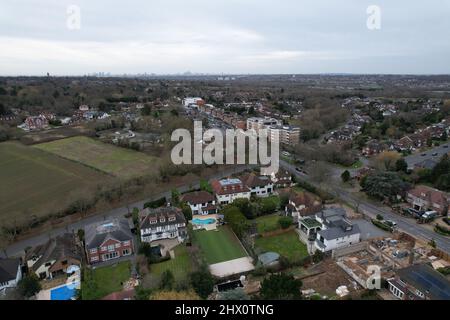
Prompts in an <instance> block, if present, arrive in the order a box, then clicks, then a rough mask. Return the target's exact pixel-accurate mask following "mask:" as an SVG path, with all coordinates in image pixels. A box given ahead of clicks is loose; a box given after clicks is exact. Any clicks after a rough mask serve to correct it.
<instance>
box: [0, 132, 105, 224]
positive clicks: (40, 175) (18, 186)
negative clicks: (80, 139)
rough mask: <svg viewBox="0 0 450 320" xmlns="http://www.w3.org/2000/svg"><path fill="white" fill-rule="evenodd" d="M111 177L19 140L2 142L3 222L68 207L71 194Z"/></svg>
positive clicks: (0, 196) (0, 212) (0, 191)
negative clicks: (18, 141) (23, 143)
mask: <svg viewBox="0 0 450 320" xmlns="http://www.w3.org/2000/svg"><path fill="white" fill-rule="evenodd" d="M111 179H112V178H111V177H110V176H108V175H106V174H103V173H101V172H98V171H96V170H94V169H91V168H88V167H86V166H83V165H81V164H79V163H76V162H73V161H69V160H66V159H63V158H60V157H58V156H55V155H54V154H51V153H48V152H44V151H42V150H38V149H36V148H33V147H29V146H25V145H22V144H20V143H17V142H9V141H8V142H2V143H0V220H1V222H0V224H2V223H4V222H10V221H11V220H12V219H13V218H14V219H18V221H19V223H20V222H21V218H25V217H30V216H31V215H36V216H42V215H46V214H49V213H51V212H55V211H56V210H58V209H62V208H65V207H66V205H67V204H68V203H69V202H70V201H73V196H71V193H74V192H77V191H80V190H85V191H86V192H89V191H93V190H94V189H95V187H96V185H97V184H99V183H102V182H104V181H109V180H111Z"/></svg>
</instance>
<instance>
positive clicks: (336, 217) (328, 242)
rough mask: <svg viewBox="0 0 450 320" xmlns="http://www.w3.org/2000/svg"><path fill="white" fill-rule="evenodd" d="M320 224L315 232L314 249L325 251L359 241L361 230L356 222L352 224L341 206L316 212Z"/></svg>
mask: <svg viewBox="0 0 450 320" xmlns="http://www.w3.org/2000/svg"><path fill="white" fill-rule="evenodd" d="M316 220H317V221H318V222H320V223H321V224H322V227H321V230H320V231H318V232H317V237H316V241H315V247H316V249H318V250H320V251H322V252H326V251H330V250H334V249H339V248H344V247H348V246H350V245H353V244H355V243H358V242H360V237H361V232H360V230H359V227H358V225H357V224H352V223H351V222H350V221H349V220H348V219H347V218H346V215H345V210H344V209H342V208H327V209H324V210H322V211H321V212H319V213H318V214H316Z"/></svg>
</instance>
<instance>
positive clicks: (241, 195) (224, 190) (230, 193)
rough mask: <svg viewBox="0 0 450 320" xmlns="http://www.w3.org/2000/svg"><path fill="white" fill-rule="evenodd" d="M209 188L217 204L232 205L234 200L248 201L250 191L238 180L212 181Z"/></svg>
mask: <svg viewBox="0 0 450 320" xmlns="http://www.w3.org/2000/svg"><path fill="white" fill-rule="evenodd" d="M211 186H212V188H213V191H214V194H215V195H216V198H217V202H218V203H219V204H228V203H232V202H233V201H234V200H236V199H249V200H250V189H249V188H248V187H247V186H245V185H244V184H243V183H242V181H241V180H240V179H236V178H234V179H222V180H214V181H213V182H212V183H211Z"/></svg>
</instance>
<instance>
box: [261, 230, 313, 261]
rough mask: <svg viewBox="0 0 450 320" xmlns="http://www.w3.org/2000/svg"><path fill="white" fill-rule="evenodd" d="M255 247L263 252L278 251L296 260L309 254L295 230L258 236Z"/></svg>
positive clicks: (291, 259)
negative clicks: (268, 235)
mask: <svg viewBox="0 0 450 320" xmlns="http://www.w3.org/2000/svg"><path fill="white" fill-rule="evenodd" d="M255 247H256V248H258V249H259V250H260V251H261V252H267V251H273V252H276V253H278V254H280V255H282V256H284V257H286V258H288V259H289V260H290V261H296V260H299V259H302V258H304V257H307V256H308V250H307V249H306V246H305V245H304V244H303V243H301V242H300V240H299V239H298V235H297V233H296V232H295V231H294V230H291V231H289V232H286V233H282V234H280V235H276V236H271V237H260V238H257V239H256V240H255Z"/></svg>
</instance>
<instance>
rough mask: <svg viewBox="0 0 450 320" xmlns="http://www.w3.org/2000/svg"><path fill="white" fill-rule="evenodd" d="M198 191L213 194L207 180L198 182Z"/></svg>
mask: <svg viewBox="0 0 450 320" xmlns="http://www.w3.org/2000/svg"><path fill="white" fill-rule="evenodd" d="M200 190H203V191H206V192H209V193H212V192H213V190H212V187H211V185H210V184H209V182H208V181H207V180H204V179H202V180H200Z"/></svg>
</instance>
